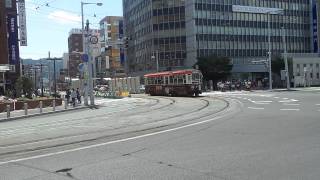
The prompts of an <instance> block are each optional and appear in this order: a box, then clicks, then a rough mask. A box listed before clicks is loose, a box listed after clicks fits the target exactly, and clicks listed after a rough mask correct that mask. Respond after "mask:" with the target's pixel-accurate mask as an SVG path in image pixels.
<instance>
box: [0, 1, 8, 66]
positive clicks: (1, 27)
mask: <svg viewBox="0 0 320 180" xmlns="http://www.w3.org/2000/svg"><path fill="white" fill-rule="evenodd" d="M5 12H6V11H5V1H0V32H1V33H0V64H8V42H7V27H6V22H7V20H6V14H5Z"/></svg>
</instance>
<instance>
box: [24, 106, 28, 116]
mask: <svg viewBox="0 0 320 180" xmlns="http://www.w3.org/2000/svg"><path fill="white" fill-rule="evenodd" d="M24 115H26V116H27V115H28V103H24Z"/></svg>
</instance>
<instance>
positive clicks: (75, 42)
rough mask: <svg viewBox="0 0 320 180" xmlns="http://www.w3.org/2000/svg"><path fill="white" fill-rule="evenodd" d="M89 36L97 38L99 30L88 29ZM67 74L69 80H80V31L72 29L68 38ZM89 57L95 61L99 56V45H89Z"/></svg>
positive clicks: (81, 47)
mask: <svg viewBox="0 0 320 180" xmlns="http://www.w3.org/2000/svg"><path fill="white" fill-rule="evenodd" d="M89 33H90V34H91V35H94V36H97V37H99V30H97V29H90V32H89ZM68 49H69V50H68V54H69V59H68V74H69V77H71V78H81V73H80V71H79V65H80V64H81V63H83V61H82V59H81V55H82V54H83V50H84V49H83V41H82V30H81V29H72V30H71V31H70V33H69V38H68ZM90 49H91V56H93V58H94V59H95V58H96V57H97V56H99V55H100V45H97V44H95V45H90Z"/></svg>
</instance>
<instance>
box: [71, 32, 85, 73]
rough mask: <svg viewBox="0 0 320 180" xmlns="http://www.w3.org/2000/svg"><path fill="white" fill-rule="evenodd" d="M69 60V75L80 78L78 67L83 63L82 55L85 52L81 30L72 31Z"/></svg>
mask: <svg viewBox="0 0 320 180" xmlns="http://www.w3.org/2000/svg"><path fill="white" fill-rule="evenodd" d="M68 48H69V60H68V74H69V77H71V78H76V77H80V72H79V70H78V66H79V64H80V63H82V61H81V53H82V52H83V42H82V33H81V30H80V29H72V30H71V31H70V33H69V37H68Z"/></svg>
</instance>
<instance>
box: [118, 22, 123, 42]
mask: <svg viewBox="0 0 320 180" xmlns="http://www.w3.org/2000/svg"><path fill="white" fill-rule="evenodd" d="M123 34H124V31H123V20H119V39H122V38H123Z"/></svg>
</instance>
